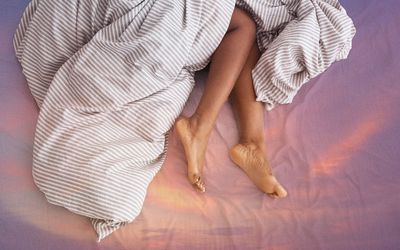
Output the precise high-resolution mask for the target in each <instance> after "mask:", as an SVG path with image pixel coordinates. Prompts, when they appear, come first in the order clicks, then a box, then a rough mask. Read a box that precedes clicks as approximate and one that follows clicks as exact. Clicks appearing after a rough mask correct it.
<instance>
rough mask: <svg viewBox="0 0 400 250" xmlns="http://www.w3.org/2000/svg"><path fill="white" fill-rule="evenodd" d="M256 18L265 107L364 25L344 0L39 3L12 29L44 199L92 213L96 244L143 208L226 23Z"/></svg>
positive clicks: (319, 67) (316, 70) (314, 71)
mask: <svg viewBox="0 0 400 250" xmlns="http://www.w3.org/2000/svg"><path fill="white" fill-rule="evenodd" d="M235 5H236V6H238V7H240V8H242V9H244V10H246V11H248V12H249V13H250V14H251V16H252V17H253V18H254V20H255V21H256V23H257V42H258V46H259V48H260V50H261V51H262V56H261V58H260V60H259V62H258V63H257V65H256V67H255V69H254V70H253V80H254V88H255V91H256V95H257V100H258V101H262V102H264V103H265V105H266V108H267V110H271V109H272V108H274V107H275V106H276V105H278V104H284V103H290V102H291V100H292V98H293V96H294V95H295V94H296V92H297V91H298V90H299V88H300V87H301V86H302V85H303V84H304V83H306V82H307V81H308V80H309V79H311V78H312V77H315V76H317V75H318V74H320V73H322V72H323V71H324V70H325V69H326V68H328V67H329V66H330V65H331V64H332V63H333V62H334V61H336V60H340V59H344V58H346V56H347V54H348V53H349V50H350V49H351V41H352V38H353V36H354V34H355V28H354V26H353V24H352V22H351V19H350V18H349V17H348V16H347V15H346V12H345V10H344V9H343V8H342V7H341V6H340V5H339V3H338V2H337V1H333V0H332V1H313V0H304V1H261V0H258V1H256V0H249V1H247V0H239V1H237V2H236V3H235V1H231V0H229V1H181V0H174V1H167V0H158V1H157V0H144V1H137V0H135V1H113V0H97V1H68V2H64V1H59V0H58V1H47V0H33V1H32V2H30V4H29V5H28V7H27V8H26V9H25V12H24V13H23V16H22V19H21V22H20V24H19V26H18V29H17V31H16V33H15V36H14V48H15V52H16V56H17V58H18V60H19V62H20V63H21V65H22V70H23V73H24V75H25V77H26V79H27V82H28V85H29V88H30V90H31V93H32V95H33V96H34V98H35V101H36V103H37V105H38V107H39V109H40V113H39V117H38V121H37V125H36V132H35V141H34V148H33V168H32V174H33V178H34V181H35V184H36V185H37V186H38V187H39V189H40V190H41V191H42V192H43V193H44V194H45V196H46V199H47V200H48V201H49V202H50V203H52V204H55V205H59V206H62V207H65V208H67V209H68V210H70V211H71V212H74V213H77V214H80V215H83V216H87V217H89V218H90V220H91V222H92V224H93V227H94V229H95V230H96V232H97V235H98V241H100V240H101V239H103V238H104V237H106V236H107V235H109V234H111V233H112V232H113V231H115V230H117V229H118V228H120V227H121V226H123V225H125V224H127V223H130V222H132V221H133V220H134V219H135V217H136V216H137V215H138V214H139V213H140V211H141V208H142V206H143V202H144V198H145V196H146V190H147V187H148V185H149V183H150V182H151V180H152V179H153V178H154V176H155V175H156V173H157V172H158V171H159V170H160V168H161V166H162V164H163V162H164V160H165V156H166V150H167V146H168V136H169V133H170V129H171V127H172V126H173V124H174V121H175V119H176V118H177V117H178V115H179V114H180V113H181V111H182V109H183V107H184V105H185V103H186V101H187V98H188V97H189V94H190V92H191V90H192V88H193V86H194V73H195V72H196V71H198V70H201V69H203V68H204V67H205V66H206V65H207V64H208V63H209V61H210V57H211V55H212V53H213V52H214V51H215V49H216V48H217V46H218V44H219V43H220V42H221V40H222V39H223V36H224V34H225V32H226V31H227V28H228V25H229V21H230V17H231V15H232V12H233V8H234V6H235Z"/></svg>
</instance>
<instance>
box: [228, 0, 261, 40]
mask: <svg viewBox="0 0 400 250" xmlns="http://www.w3.org/2000/svg"><path fill="white" fill-rule="evenodd" d="M234 30H237V31H240V32H242V33H245V34H246V35H248V36H249V37H255V35H256V23H255V21H254V20H253V18H252V17H251V15H250V14H249V13H247V12H246V11H244V10H242V9H240V8H238V7H235V9H234V10H233V14H232V17H231V22H230V24H229V28H228V32H230V31H234Z"/></svg>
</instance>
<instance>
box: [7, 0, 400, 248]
mask: <svg viewBox="0 0 400 250" xmlns="http://www.w3.org/2000/svg"><path fill="white" fill-rule="evenodd" d="M27 3H28V1H2V2H1V3H0V4H1V9H2V12H3V13H2V15H1V17H0V18H1V26H0V27H1V29H0V34H1V39H2V41H1V45H0V63H1V66H0V136H1V139H0V143H1V144H0V145H1V151H0V171H1V174H0V187H1V188H0V218H1V229H2V234H1V236H0V245H1V246H2V249H3V248H4V249H47V248H48V249H54V248H57V249H89V248H90V249H396V247H397V246H398V245H399V243H400V242H399V240H398V238H397V236H398V235H399V232H400V224H399V223H398V221H400V218H399V217H400V214H399V211H400V202H399V201H400V199H399V198H400V197H399V195H398V193H399V191H400V187H399V184H398V177H400V172H399V169H398V167H397V162H398V160H400V157H399V156H398V151H399V145H398V141H399V139H400V138H399V137H400V131H399V127H398V125H397V124H398V123H399V120H400V116H399V113H400V110H399V108H398V107H399V105H398V104H399V102H400V101H399V98H398V97H399V95H400V87H399V86H398V84H397V82H398V79H399V76H400V75H399V70H398V68H399V59H400V57H399V53H398V47H399V44H400V43H399V42H400V41H399V40H400V34H399V31H398V29H397V26H398V25H399V24H400V20H399V19H398V18H397V12H398V10H399V9H400V6H399V4H398V3H397V2H396V1H385V2H383V1H361V0H357V1H341V3H342V5H343V6H344V7H345V8H346V10H347V12H348V14H349V15H350V16H351V17H352V19H353V21H354V23H355V25H356V27H357V34H356V37H355V38H354V41H353V49H352V51H351V53H350V54H349V56H348V59H346V60H344V61H340V62H337V63H335V64H333V65H332V66H331V67H330V68H329V69H328V70H327V71H326V72H324V73H323V74H322V75H320V76H318V77H317V78H315V79H313V80H311V81H310V82H309V83H307V84H306V85H305V86H304V87H303V88H302V89H301V90H300V91H299V93H298V94H297V95H296V97H295V98H294V99H293V102H292V103H290V104H287V105H281V106H279V107H276V108H274V109H273V110H271V111H268V112H267V111H266V113H265V135H266V145H267V147H268V152H269V153H268V158H269V159H270V161H271V166H272V168H273V171H274V173H275V175H276V176H277V177H278V179H279V180H280V182H281V183H282V184H284V185H285V187H286V188H287V190H288V192H289V195H288V197H286V198H285V199H280V200H272V199H270V198H269V197H267V196H266V195H265V194H262V193H261V192H260V191H258V189H257V188H256V187H255V186H254V185H253V184H252V183H251V181H250V180H249V179H248V178H247V177H246V176H245V175H244V174H243V173H242V171H241V170H240V169H239V168H237V167H236V166H235V165H234V163H233V162H231V161H230V160H229V158H228V157H227V155H228V149H229V147H231V146H232V145H234V144H235V143H236V142H237V140H238V134H237V129H236V125H235V120H234V118H233V114H232V108H231V106H230V105H229V104H228V103H226V104H225V106H224V107H223V109H222V110H221V113H220V114H219V117H218V120H217V122H216V126H215V129H214V130H213V132H212V134H211V137H210V140H209V146H208V151H207V154H206V165H205V168H204V176H205V182H206V183H207V193H206V195H200V194H198V193H197V192H196V191H195V190H193V188H192V187H191V186H190V185H189V183H188V182H187V179H186V165H185V164H186V160H185V156H184V152H183V147H182V145H181V144H180V142H179V140H178V138H177V134H176V132H175V131H174V130H172V133H171V139H170V142H169V147H168V152H167V157H166V160H165V163H164V164H163V167H162V169H161V170H160V172H158V174H157V175H156V176H155V178H154V179H153V181H152V182H151V184H150V186H149V189H148V192H147V195H146V198H145V201H144V207H143V210H142V212H141V214H140V215H139V216H138V217H137V218H136V219H135V221H134V222H133V223H130V224H129V225H126V226H124V227H123V228H121V229H119V230H117V231H115V232H114V233H113V234H112V235H111V236H109V237H107V238H106V239H104V240H103V241H102V242H101V244H99V243H96V242H95V241H93V239H94V238H95V237H96V236H95V232H94V231H93V229H92V225H91V223H90V221H89V220H88V219H87V218H85V217H83V216H79V215H76V214H73V213H70V212H69V211H68V210H66V209H65V208H62V207H59V206H55V205H53V204H49V203H48V202H47V201H46V199H45V197H44V196H43V194H42V193H41V192H40V191H39V190H38V189H37V187H36V186H35V185H34V183H33V180H32V159H31V158H32V149H33V148H32V146H33V140H34V131H35V125H36V121H37V118H38V110H37V108H36V106H35V101H34V99H33V97H32V96H31V93H30V91H29V89H28V87H27V85H26V80H25V78H24V76H23V75H22V73H21V69H20V66H19V65H18V63H17V60H16V58H15V55H14V53H13V48H12V34H13V32H14V31H15V28H16V26H17V24H18V21H19V18H20V16H21V14H22V11H23V9H24V8H25V6H26V5H27ZM382 13H385V15H382ZM206 77H207V70H203V71H200V72H198V74H196V78H195V79H196V85H195V87H194V89H193V91H192V92H191V94H190V97H189V99H188V102H187V103H186V105H185V107H184V109H183V114H184V115H190V114H191V113H192V112H193V111H194V109H195V107H196V105H197V104H198V101H199V99H200V97H201V93H202V91H203V89H204V83H205V80H206ZM224 155H225V157H224Z"/></svg>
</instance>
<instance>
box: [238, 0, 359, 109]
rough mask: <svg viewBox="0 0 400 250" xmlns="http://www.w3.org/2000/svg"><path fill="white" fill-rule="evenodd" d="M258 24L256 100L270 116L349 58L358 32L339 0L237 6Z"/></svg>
mask: <svg viewBox="0 0 400 250" xmlns="http://www.w3.org/2000/svg"><path fill="white" fill-rule="evenodd" d="M236 5H237V6H238V7H240V8H242V9H244V10H246V11H247V12H249V13H250V14H251V16H252V17H253V19H254V20H255V22H256V24H257V43H258V47H259V49H260V51H261V52H262V55H261V58H260V59H259V61H258V63H257V65H256V66H255V68H254V69H253V71H252V76H253V85H254V91H255V93H256V96H257V98H256V100H257V101H261V102H263V103H264V104H265V108H266V110H268V111H270V110H272V109H273V108H275V107H276V106H277V105H280V104H288V103H291V102H292V100H293V98H294V96H295V95H296V94H297V92H298V90H299V89H300V87H301V86H303V84H304V83H306V82H308V80H310V79H311V78H313V77H315V76H317V75H319V74H320V73H322V72H324V71H325V70H326V69H327V68H328V67H329V66H330V65H331V64H332V63H333V62H335V61H338V60H341V59H345V58H347V56H348V54H349V52H350V50H351V47H352V40H353V37H354V35H355V32H356V29H355V27H354V24H353V21H352V20H351V18H350V17H349V16H348V15H347V13H346V10H345V9H344V8H343V7H342V6H341V5H340V3H339V2H338V1H337V0H267V1H263V0H237V1H236Z"/></svg>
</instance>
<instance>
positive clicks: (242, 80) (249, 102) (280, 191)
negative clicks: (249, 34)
mask: <svg viewBox="0 0 400 250" xmlns="http://www.w3.org/2000/svg"><path fill="white" fill-rule="evenodd" d="M259 58H260V51H259V50H258V47H257V43H256V42H255V43H254V44H253V47H252V48H251V51H250V54H249V57H248V58H247V62H246V64H245V65H244V67H243V69H242V72H241V73H240V75H239V78H238V79H237V81H236V83H235V86H234V87H233V90H232V92H231V95H230V97H229V100H230V102H231V103H232V106H233V110H234V114H235V117H236V120H237V122H238V127H239V138H240V139H239V143H238V144H236V145H234V146H233V147H232V148H231V149H230V151H229V155H230V157H231V159H232V160H233V161H234V162H235V163H236V164H237V165H239V167H240V168H241V169H243V170H244V172H245V173H246V174H247V175H248V176H249V178H250V179H251V180H252V181H253V182H254V183H255V184H256V186H257V187H258V188H259V189H260V190H261V191H263V192H265V193H267V194H269V195H270V196H271V197H274V198H275V197H285V196H286V195H287V192H286V190H285V189H284V188H283V187H282V185H280V184H279V182H278V181H277V180H276V178H275V177H274V176H273V175H272V170H271V167H270V165H269V163H268V159H267V158H266V146H265V143H264V141H265V138H264V110H265V109H264V105H263V103H262V102H257V101H256V95H255V92H254V87H253V80H252V76H251V70H252V69H253V68H254V67H255V65H256V63H257V61H258V59H259Z"/></svg>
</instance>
